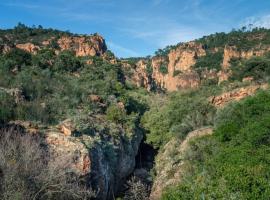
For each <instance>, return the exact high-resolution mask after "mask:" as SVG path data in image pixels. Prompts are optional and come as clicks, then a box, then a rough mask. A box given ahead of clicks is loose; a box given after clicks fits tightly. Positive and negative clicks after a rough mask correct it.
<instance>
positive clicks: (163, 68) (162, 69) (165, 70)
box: [159, 64, 168, 75]
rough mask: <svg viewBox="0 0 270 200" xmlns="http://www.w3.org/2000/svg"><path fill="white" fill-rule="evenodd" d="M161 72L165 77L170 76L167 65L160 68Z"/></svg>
mask: <svg viewBox="0 0 270 200" xmlns="http://www.w3.org/2000/svg"><path fill="white" fill-rule="evenodd" d="M159 72H160V73H162V74H163V75H165V74H168V66H167V65H166V64H161V65H160V66H159Z"/></svg>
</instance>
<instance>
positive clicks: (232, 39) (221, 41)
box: [196, 27, 270, 50]
mask: <svg viewBox="0 0 270 200" xmlns="http://www.w3.org/2000/svg"><path fill="white" fill-rule="evenodd" d="M269 38H270V30H269V29H265V28H253V29H252V28H247V27H243V28H242V29H239V30H232V31H231V32H229V33H215V34H212V35H209V36H204V37H202V38H201V39H198V40H196V41H197V42H200V43H201V44H203V45H204V47H205V48H206V49H213V48H220V47H221V48H223V47H224V46H225V45H229V46H236V47H237V48H238V49H239V50H249V49H251V48H255V47H258V46H259V47H260V46H261V45H269V44H270V39H269Z"/></svg>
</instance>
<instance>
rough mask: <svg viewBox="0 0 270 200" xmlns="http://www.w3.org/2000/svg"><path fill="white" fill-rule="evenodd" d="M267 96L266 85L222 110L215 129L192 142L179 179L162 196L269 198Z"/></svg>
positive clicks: (269, 109) (269, 98)
mask: <svg viewBox="0 0 270 200" xmlns="http://www.w3.org/2000/svg"><path fill="white" fill-rule="evenodd" d="M269 102H270V92H269V91H264V92H259V93H258V94H257V95H256V96H254V97H249V98H247V99H246V100H244V101H242V102H239V103H235V104H231V105H229V106H227V107H225V108H224V109H223V110H221V111H219V113H218V117H217V120H216V128H215V131H214V135H213V136H210V137H206V138H202V139H198V140H196V141H195V142H193V143H192V144H191V147H190V150H188V151H187V153H186V155H185V160H184V163H185V165H187V166H188V167H186V168H184V169H186V171H184V172H183V174H184V177H182V178H181V180H182V181H181V183H180V184H179V186H177V187H173V188H171V189H168V190H167V191H165V193H164V195H163V199H177V198H178V199H181V198H182V199H185V198H188V197H189V196H190V195H191V197H192V199H201V198H204V199H240V200H246V199H247V200H252V199H262V200H263V199H267V198H268V197H269V195H270V185H269V178H270V171H269V162H270V159H269V158H270V156H269V155H270V136H269V131H270V127H269V123H270V103H269ZM201 144H203V145H201ZM183 167H184V166H183Z"/></svg>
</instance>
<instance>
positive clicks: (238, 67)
mask: <svg viewBox="0 0 270 200" xmlns="http://www.w3.org/2000/svg"><path fill="white" fill-rule="evenodd" d="M232 70H233V75H232V79H236V80H242V79H243V78H245V77H249V76H251V77H253V78H254V79H255V80H265V81H268V80H269V76H270V59H269V58H267V57H253V58H251V59H249V60H246V61H243V62H240V63H239V62H238V63H237V64H234V65H233V67H232Z"/></svg>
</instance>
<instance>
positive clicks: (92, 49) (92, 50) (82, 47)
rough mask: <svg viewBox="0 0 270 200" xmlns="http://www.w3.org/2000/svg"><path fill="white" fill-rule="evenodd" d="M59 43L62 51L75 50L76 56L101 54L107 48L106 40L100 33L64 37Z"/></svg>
mask: <svg viewBox="0 0 270 200" xmlns="http://www.w3.org/2000/svg"><path fill="white" fill-rule="evenodd" d="M57 43H58V44H59V47H60V49H61V51H63V50H73V51H75V54H76V56H101V55H103V54H104V53H105V51H106V50H107V47H106V44H105V40H104V39H103V38H102V37H101V36H100V35H93V36H74V37H62V38H60V39H59V40H58V41H57Z"/></svg>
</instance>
